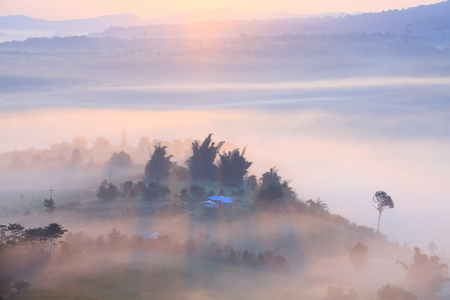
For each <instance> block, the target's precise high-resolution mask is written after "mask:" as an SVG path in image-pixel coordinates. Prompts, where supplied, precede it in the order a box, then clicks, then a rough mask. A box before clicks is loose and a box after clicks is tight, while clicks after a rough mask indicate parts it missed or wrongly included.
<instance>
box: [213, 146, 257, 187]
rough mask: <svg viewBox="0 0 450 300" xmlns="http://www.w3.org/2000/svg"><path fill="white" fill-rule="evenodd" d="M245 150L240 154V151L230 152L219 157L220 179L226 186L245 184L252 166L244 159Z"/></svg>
mask: <svg viewBox="0 0 450 300" xmlns="http://www.w3.org/2000/svg"><path fill="white" fill-rule="evenodd" d="M244 154H245V148H244V150H242V153H240V151H239V149H234V150H233V151H228V153H223V154H220V155H219V158H220V160H219V164H218V168H219V169H218V171H219V178H220V181H221V182H222V183H223V184H224V185H226V186H240V185H242V184H243V182H244V176H245V175H246V174H247V172H248V168H250V166H251V165H252V163H251V162H249V161H247V160H246V159H245V157H244Z"/></svg>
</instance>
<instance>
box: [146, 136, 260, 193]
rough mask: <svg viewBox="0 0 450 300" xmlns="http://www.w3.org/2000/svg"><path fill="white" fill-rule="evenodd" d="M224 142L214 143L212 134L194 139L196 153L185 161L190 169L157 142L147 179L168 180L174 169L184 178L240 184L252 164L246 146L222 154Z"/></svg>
mask: <svg viewBox="0 0 450 300" xmlns="http://www.w3.org/2000/svg"><path fill="white" fill-rule="evenodd" d="M224 143H225V142H224V141H221V142H219V143H217V144H216V143H215V142H213V140H212V134H209V135H208V136H207V137H206V138H205V139H204V140H203V142H200V141H198V140H196V141H194V142H193V143H192V146H191V149H192V155H191V156H190V157H189V158H188V159H187V160H186V162H185V163H186V166H187V169H184V168H183V167H180V166H178V165H177V164H176V163H174V162H171V161H170V160H171V158H172V157H173V156H172V155H167V150H166V148H167V147H166V146H161V144H158V145H155V146H154V151H153V153H152V155H151V157H150V160H149V161H148V162H147V164H146V166H145V179H146V181H147V182H152V181H155V182H158V181H161V180H164V179H167V177H168V176H169V174H170V170H173V172H174V173H175V174H176V176H178V177H179V178H180V179H186V178H187V175H189V176H190V178H191V179H192V180H207V181H219V182H221V183H223V184H224V185H225V186H240V185H242V184H243V182H244V177H245V175H246V174H247V172H248V169H249V168H250V166H251V165H252V163H251V162H249V161H247V160H246V159H245V157H244V155H245V148H244V150H243V151H242V152H241V151H240V150H239V149H234V150H233V151H229V152H223V153H219V151H220V149H221V148H222V146H223V145H224ZM216 160H217V163H216Z"/></svg>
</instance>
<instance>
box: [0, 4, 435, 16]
mask: <svg viewBox="0 0 450 300" xmlns="http://www.w3.org/2000/svg"><path fill="white" fill-rule="evenodd" d="M438 2H440V1H436V0H394V1H387V0H379V1H374V0H372V1H355V0H343V1H335V0H319V1H305V0H302V1H299V0H278V1H268V0H260V1H255V0H227V1H223V0H189V1H186V0H172V1H161V0H157V1H145V0H128V1H124V0H114V1H113V0H93V1H92V0H79V1H60V0H40V1H34V0H0V16H6V15H25V16H30V17H35V18H42V19H48V20H62V19H79V18H90V17H97V16H102V15H109V14H118V13H132V14H136V15H138V16H140V17H143V18H155V17H165V16H168V15H170V14H173V13H176V12H179V11H182V10H187V9H201V10H210V9H220V8H224V7H228V8H234V9H237V10H241V11H244V12H247V13H254V14H263V13H270V12H274V11H287V12H292V13H297V14H317V13H324V12H346V13H354V12H378V11H382V10H389V9H402V8H408V7H413V6H418V5H428V4H433V3H438Z"/></svg>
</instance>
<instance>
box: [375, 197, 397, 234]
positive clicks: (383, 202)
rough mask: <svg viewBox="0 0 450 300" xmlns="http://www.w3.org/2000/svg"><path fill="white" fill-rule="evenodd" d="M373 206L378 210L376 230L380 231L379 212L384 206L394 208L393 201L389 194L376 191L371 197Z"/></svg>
mask: <svg viewBox="0 0 450 300" xmlns="http://www.w3.org/2000/svg"><path fill="white" fill-rule="evenodd" d="M372 203H373V207H375V209H376V210H378V226H377V232H380V219H381V214H382V213H383V211H384V210H385V209H386V208H394V201H392V198H391V196H389V195H388V194H386V192H384V191H376V192H375V195H374V196H373V198H372Z"/></svg>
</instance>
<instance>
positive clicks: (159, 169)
mask: <svg viewBox="0 0 450 300" xmlns="http://www.w3.org/2000/svg"><path fill="white" fill-rule="evenodd" d="M154 147H155V150H154V151H153V154H152V156H151V157H150V160H149V161H148V162H147V164H146V165H145V179H146V181H147V182H150V181H160V180H162V179H165V178H167V177H168V176H169V170H170V166H171V162H170V159H171V158H172V157H173V155H169V156H166V148H167V146H161V144H158V145H155V146H154Z"/></svg>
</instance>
